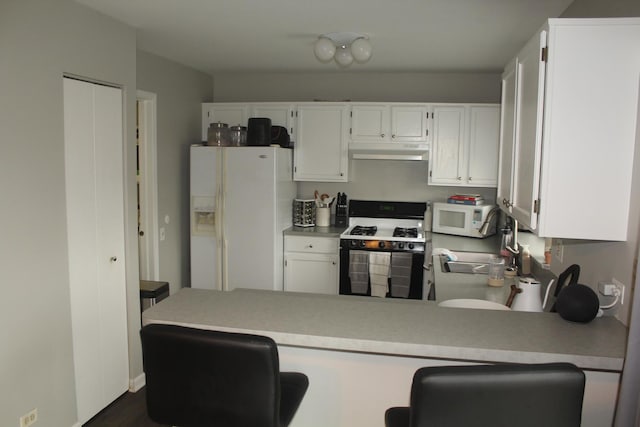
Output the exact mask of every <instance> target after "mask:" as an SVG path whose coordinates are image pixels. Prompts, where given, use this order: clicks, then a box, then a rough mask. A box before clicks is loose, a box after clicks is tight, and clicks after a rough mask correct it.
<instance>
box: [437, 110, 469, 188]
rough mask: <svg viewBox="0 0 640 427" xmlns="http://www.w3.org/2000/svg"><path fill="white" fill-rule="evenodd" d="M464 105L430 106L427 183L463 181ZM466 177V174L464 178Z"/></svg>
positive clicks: (456, 182)
mask: <svg viewBox="0 0 640 427" xmlns="http://www.w3.org/2000/svg"><path fill="white" fill-rule="evenodd" d="M464 132H465V107H463V106H437V105H436V106H434V107H433V142H432V145H431V150H430V157H429V183H430V184H435V185H438V184H440V185H459V184H461V183H462V179H463V177H462V166H463V165H464V163H465V158H464V137H465V135H464ZM465 179H466V178H465Z"/></svg>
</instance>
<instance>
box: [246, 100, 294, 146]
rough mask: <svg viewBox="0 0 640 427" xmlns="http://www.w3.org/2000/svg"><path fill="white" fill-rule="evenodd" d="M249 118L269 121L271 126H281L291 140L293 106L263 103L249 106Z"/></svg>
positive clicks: (292, 133)
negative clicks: (262, 118) (261, 118)
mask: <svg viewBox="0 0 640 427" xmlns="http://www.w3.org/2000/svg"><path fill="white" fill-rule="evenodd" d="M249 117H265V118H268V119H271V125H272V126H282V127H284V128H286V129H287V131H288V132H289V136H290V137H291V138H293V135H294V132H295V108H294V105H293V104H288V103H275V102H273V103H272V102H263V103H258V104H251V105H250V112H249Z"/></svg>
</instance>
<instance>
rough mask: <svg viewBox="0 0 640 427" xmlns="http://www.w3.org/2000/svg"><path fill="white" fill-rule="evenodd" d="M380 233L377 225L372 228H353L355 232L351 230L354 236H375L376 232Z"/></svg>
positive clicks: (359, 226)
mask: <svg viewBox="0 0 640 427" xmlns="http://www.w3.org/2000/svg"><path fill="white" fill-rule="evenodd" d="M377 231H378V227H376V226H375V225H372V226H368V227H365V226H362V225H356V226H355V227H353V230H351V233H349V234H351V235H352V236H375V234H376V232H377Z"/></svg>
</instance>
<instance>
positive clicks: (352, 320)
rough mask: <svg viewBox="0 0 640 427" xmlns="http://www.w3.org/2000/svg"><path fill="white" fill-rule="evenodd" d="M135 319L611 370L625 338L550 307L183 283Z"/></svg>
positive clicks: (376, 350)
mask: <svg viewBox="0 0 640 427" xmlns="http://www.w3.org/2000/svg"><path fill="white" fill-rule="evenodd" d="M142 318H143V324H148V323H170V324H178V325H184V326H192V327H199V328H204V329H218V330H227V331H238V332H246V333H256V334H262V335H267V336H270V337H272V338H273V339H274V340H275V341H276V342H277V343H278V344H280V345H286V346H295V347H307V348H318V349H331V350H342V351H352V352H365V353H373V354H388V355H398V356H412V357H424V358H441V359H450V360H464V361H485V362H507V363H508V362H511V363H513V362H522V363H543V362H560V361H567V362H571V363H575V364H576V365H577V366H579V367H581V368H583V369H589V370H608V371H618V372H619V371H621V370H622V365H623V360H624V354H625V353H624V352H625V342H626V336H627V330H626V328H625V327H624V325H622V324H621V323H620V322H619V321H618V320H616V319H614V318H610V317H608V318H597V319H595V320H593V321H592V322H590V323H587V324H580V323H572V322H567V321H565V320H563V319H562V318H561V317H560V316H559V315H557V314H556V313H526V312H511V311H493V310H471V309H456V308H443V307H438V306H437V305H436V304H435V303H434V302H431V301H415V300H413V301H412V300H381V299H377V298H371V297H357V296H348V295H316V294H302V293H291V292H273V291H257V290H243V289H237V290H235V291H232V292H222V291H210V290H201V289H191V288H184V289H182V290H181V291H180V292H178V293H176V294H174V295H172V296H171V297H169V298H167V299H165V300H163V301H161V302H160V303H158V304H156V305H154V306H153V307H151V308H150V309H148V310H146V311H145V312H143V314H142Z"/></svg>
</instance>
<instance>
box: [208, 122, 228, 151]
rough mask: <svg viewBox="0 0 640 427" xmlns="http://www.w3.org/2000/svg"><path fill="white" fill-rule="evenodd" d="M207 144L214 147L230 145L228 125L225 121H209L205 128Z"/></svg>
mask: <svg viewBox="0 0 640 427" xmlns="http://www.w3.org/2000/svg"><path fill="white" fill-rule="evenodd" d="M207 145H211V146H215V147H225V146H228V145H231V138H230V134H229V126H228V125H227V124H226V123H220V122H218V123H211V124H210V125H209V129H208V130H207Z"/></svg>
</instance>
